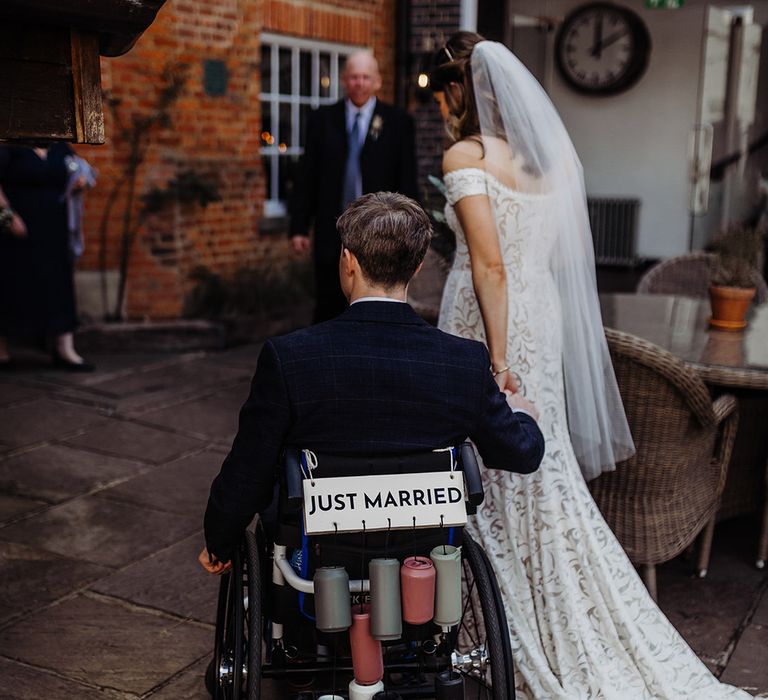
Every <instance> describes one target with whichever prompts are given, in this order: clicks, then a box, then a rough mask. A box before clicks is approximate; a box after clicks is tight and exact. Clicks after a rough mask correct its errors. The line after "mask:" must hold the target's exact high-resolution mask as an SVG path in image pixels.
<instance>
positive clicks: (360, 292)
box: [199, 192, 544, 697]
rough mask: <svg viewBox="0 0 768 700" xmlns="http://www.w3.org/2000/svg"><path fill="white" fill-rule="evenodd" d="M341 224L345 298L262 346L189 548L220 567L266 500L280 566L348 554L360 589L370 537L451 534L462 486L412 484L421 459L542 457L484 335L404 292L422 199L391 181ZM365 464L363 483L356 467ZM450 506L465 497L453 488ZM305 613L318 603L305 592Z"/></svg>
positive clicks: (382, 546)
mask: <svg viewBox="0 0 768 700" xmlns="http://www.w3.org/2000/svg"><path fill="white" fill-rule="evenodd" d="M338 229H339V233H340V236H341V241H342V252H341V256H340V260H339V275H340V279H341V286H342V289H343V291H344V294H345V296H346V297H347V299H348V300H349V303H350V306H349V308H348V309H347V310H346V311H345V312H344V313H342V314H341V315H340V316H338V317H337V318H335V319H333V320H330V321H326V322H324V323H320V324H317V325H314V326H311V327H309V328H305V329H303V330H300V331H296V332H294V333H291V334H288V335H285V336H282V337H278V338H273V339H271V340H269V341H267V342H266V343H265V344H264V347H263V348H262V351H261V354H260V355H259V358H258V363H257V366H256V372H255V374H254V377H253V380H252V383H251V390H250V394H249V396H248V399H247V400H246V402H245V404H244V405H243V407H242V409H241V411H240V422H239V428H238V432H237V435H236V437H235V439H234V442H233V444H232V448H231V450H230V452H229V454H228V455H227V457H226V458H225V460H224V462H223V464H222V467H221V470H220V472H219V474H218V475H217V476H216V478H215V479H214V481H213V483H212V485H211V491H210V496H209V500H208V506H207V509H206V513H205V541H206V547H205V548H204V549H203V551H202V552H201V554H200V557H199V561H200V564H201V565H202V566H203V568H205V570H206V571H208V572H209V573H212V574H221V573H225V572H228V571H229V570H230V568H231V566H232V560H233V555H235V554H236V551H237V548H238V547H239V546H240V543H241V542H242V538H243V533H244V531H245V529H246V527H247V526H248V525H249V523H250V522H251V520H252V519H253V517H254V515H255V514H256V513H261V514H262V521H265V520H266V521H269V520H278V521H279V523H277V524H275V523H272V526H273V528H272V529H273V532H272V534H274V533H276V532H279V535H278V536H279V537H280V538H281V540H280V543H281V545H285V544H287V545H288V546H287V549H285V548H284V549H283V550H280V553H279V552H278V548H277V547H276V548H275V559H276V560H277V558H278V556H280V557H284V558H287V563H286V564H282V568H283V571H284V573H285V575H286V576H288V577H289V578H292V574H291V572H292V571H296V572H301V571H302V570H303V571H305V572H306V570H307V562H306V558H312V559H313V561H312V562H311V565H312V567H314V568H317V567H326V568H328V567H337V566H344V567H345V569H346V570H347V571H349V573H350V579H354V578H356V577H358V574H359V581H358V583H359V585H360V586H361V588H360V589H359V590H361V591H363V590H365V588H364V587H362V586H363V583H367V581H366V582H363V579H364V578H365V576H366V574H367V569H366V567H367V565H368V561H369V560H370V553H369V552H368V551H366V550H370V552H376V551H379V552H381V551H383V550H386V552H387V556H391V557H394V558H398V559H402V558H404V557H406V556H407V555H408V554H409V552H410V553H412V552H413V551H415V550H416V549H418V548H421V549H424V548H427V551H428V549H429V547H431V546H432V544H435V543H438V542H439V543H441V544H446V542H447V541H446V537H451V538H452V537H453V534H450V535H449V534H448V533H449V532H451V533H452V530H451V529H450V527H449V526H450V524H451V522H452V521H451V522H448V521H446V522H444V521H443V518H444V516H443V513H446V514H447V513H449V511H450V506H451V505H455V502H456V501H457V500H458V498H459V497H458V496H456V494H455V493H454V492H452V491H451V490H450V483H449V482H448V481H443V482H440V483H439V484H437V482H436V481H425V482H424V483H423V484H422V482H421V481H419V474H418V473H419V472H433V471H435V470H440V469H442V470H444V471H445V467H444V466H442V465H443V464H446V463H447V464H449V465H450V467H449V470H448V471H450V472H452V470H453V469H454V468H455V466H456V464H458V463H462V462H464V463H469V462H472V463H474V453H473V452H472V448H471V446H470V445H469V444H464V443H465V441H466V440H467V439H470V440H471V441H472V443H473V444H474V446H475V448H476V449H477V451H478V453H479V454H480V456H481V457H482V460H483V464H484V466H485V468H486V469H499V470H505V471H509V472H517V473H521V474H528V473H531V472H534V471H535V470H536V469H537V468H538V466H539V463H540V461H541V458H542V456H543V452H544V439H543V436H542V434H541V431H540V430H539V428H538V426H537V424H536V417H537V413H536V409H535V408H534V406H533V405H532V404H531V403H530V402H528V401H527V400H526V399H525V398H524V397H522V396H520V395H517V394H506V395H505V394H504V393H502V392H501V391H500V390H499V388H498V385H497V384H496V382H495V381H494V378H493V376H492V373H491V369H490V367H491V363H490V358H489V355H488V351H487V349H486V348H485V346H484V345H483V344H481V343H478V342H476V341H472V340H467V339H463V338H459V337H456V336H452V335H449V334H446V333H443V332H442V331H440V330H437V329H436V328H434V327H432V326H430V325H429V324H427V323H426V322H425V321H423V320H422V319H421V318H420V317H419V316H418V315H417V314H416V313H415V312H414V310H413V309H412V308H411V307H410V306H409V305H408V304H407V302H406V293H407V286H408V283H409V281H410V280H411V278H412V277H413V275H414V274H415V273H416V272H417V271H418V269H419V268H420V266H421V263H422V261H423V259H424V255H425V254H426V251H427V248H428V246H429V242H430V239H431V235H432V230H431V224H430V221H429V218H428V217H427V215H426V214H425V213H424V211H423V210H422V209H421V208H420V207H419V205H418V204H417V203H416V202H414V201H413V200H411V199H409V198H408V197H405V196H403V195H399V194H393V193H387V192H379V193H374V194H368V195H365V196H363V197H361V198H359V199H358V200H356V201H355V202H353V203H352V204H351V205H350V206H349V208H348V209H347V210H346V211H345V212H344V214H342V216H341V217H340V218H339V220H338ZM451 446H452V447H453V448H454V449H452V450H448V451H446V449H447V448H449V447H451ZM436 465H437V466H436ZM465 468H466V464H465ZM361 474H365V475H367V476H366V481H365V482H360V481H355V480H356V479H359V478H360V475H361ZM375 475H378V476H375ZM398 475H400V476H398ZM329 476H330V477H335V478H336V480H337V481H336V482H335V483H336V485H337V486H338V484H342V485H344V486H345V487H344V488H342V489H341V491H339V490H338V488H337V490H336V491H335V492H322V493H321V492H320V491H317V492H313V491H311V487H315V486H316V483H315V478H316V477H317V479H316V481H317V485H318V486H319V485H320V484H321V482H322V481H323V479H322V477H329ZM446 478H448V477H446ZM450 478H452V477H450ZM466 478H467V488H468V489H469V491H470V492H472V491H473V490H474V492H475V493H474V496H475V497H476V496H477V491H479V498H475V500H474V502H475V503H478V502H479V501H481V500H482V486H481V485H480V483H479V479H478V480H477V483H476V484H475V485H474V486H473V484H471V483H470V482H469V481H470V476H469V474H467V475H466ZM371 479H374V480H375V479H379V481H378V482H376V484H377V485H378V487H380V488H378V490H376V489H373V490H370V489H369V490H365V489H364V488H363V487H362V486H360V485H361V484H367V483H374V482H372V481H370V480H371ZM325 481H327V482H328V483H330V482H333V481H334V478H330V479H325ZM452 483H455V482H452ZM310 484H311V486H310ZM425 484H426V486H425ZM430 484H432V486H430ZM435 484H437V485H435ZM276 485H279V488H276ZM347 486H348V488H347ZM361 489H362V490H361ZM277 491H279V497H278V498H277V499H274V495H275V493H276V492H277ZM303 496H307V498H306V499H304V498H303ZM273 499H274V500H275V503H273ZM302 501H306V507H304V506H302ZM452 501H453V504H452ZM468 501H469V502H470V504H471V503H472V502H473V495H472V493H470V494H468ZM436 506H439V507H437V508H436ZM458 506H459V507H460V508H461V509H463V508H464V490H463V489H461V502H460V503H459V504H458ZM302 509H303V513H302ZM363 509H365V514H364V515H363V519H362V520H361V518H360V513H361V512H363ZM454 510H455V509H454ZM275 512H278V513H279V515H277V516H276V515H275ZM428 513H432V515H427V514H428ZM435 513H439V518H440V519H439V521H435V520H434V519H435V518H436V517H438V516H436V515H434V514H435ZM268 514H269V515H268ZM292 514H293V515H292ZM422 514H424V517H425V518H427V519H428V518H429V517H432V519H433V520H432V522H431V525H432V527H431V528H430V527H428V528H427V529H420V526H422V527H423V525H424V523H423V522H422ZM347 516H349V517H350V518H352V519H355V518H357V522H358V523H361V525H362V528H361V527H359V526H358V527H356V528H354V530H355V533H356V534H346V535H345V534H343V533H344V532H348V533H349V532H352V530H353V528H351V527H350V526H349V525H346V526H345V525H344V518H345V517H347ZM464 517H466V514H465V513H464ZM318 518H320V520H318ZM377 518H378V520H377ZM411 521H412V524H413V528H412V530H413V531H411V528H410V525H411ZM455 522H456V523H457V524H460V523H461V522H462V521H461V518H459V519H457V520H456V521H455ZM340 523H341V525H340ZM382 523H385V524H382ZM444 526H445V527H444ZM311 528H314V532H315V533H317V534H321V535H325V538H324V540H325V542H326V544H325V545H324V546H323V547H317V548H315V549H314V550H312V549H310V550H309V551H308V550H307V548H306V547H304V548H303V549H302V543H304V544H306V538H307V535H308V534H311ZM361 529H362V537H361V535H360V530H361ZM417 529H418V531H417ZM366 530H368V532H366ZM390 530H391V532H390ZM374 531H375V532H374ZM456 544H459V543H458V542H457V543H456ZM475 546H476V545H475ZM361 549H362V550H363V551H362V552H361ZM283 552H285V554H283ZM297 557H298V559H299V561H297ZM302 558H305V560H304V561H301V559H302ZM489 568H490V565H489ZM277 575H278V577H281V576H282V574H281V573H280V572H277ZM309 575H310V577H311V574H309ZM310 583H311V582H310ZM349 583H350V590H353V589H354V582H353V581H352V580H350V582H349ZM297 585H298V586H301V585H303V584H302V583H301V582H299V583H298V584H297ZM307 585H309V584H307ZM318 595H319V594H318ZM299 597H300V598H301V599H302V600H303V596H301V595H300V596H299ZM315 597H317V596H315ZM316 602H317V601H316ZM301 605H304V603H303V602H302V603H301ZM300 612H302V611H301V610H300ZM304 612H306V613H307V617H309V616H310V615H313V614H314V613H315V612H316V611H315V610H314V607H313V606H312V605H311V603H310V605H309V609H308V610H306V611H304ZM317 613H318V619H319V615H320V611H319V610H318V611H317ZM499 614H500V615H501V616H503V610H502V611H499ZM504 624H506V621H504ZM318 626H319V624H318ZM249 682H251V681H250V678H249ZM494 683H496V681H494ZM251 696H252V695H248V697H251ZM257 696H258V695H256V696H254V697H257Z"/></svg>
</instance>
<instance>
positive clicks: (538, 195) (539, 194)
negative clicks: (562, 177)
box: [443, 167, 551, 199]
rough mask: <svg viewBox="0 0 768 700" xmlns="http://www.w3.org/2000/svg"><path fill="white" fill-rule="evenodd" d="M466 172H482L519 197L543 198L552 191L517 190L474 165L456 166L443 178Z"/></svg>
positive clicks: (484, 175)
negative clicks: (473, 166)
mask: <svg viewBox="0 0 768 700" xmlns="http://www.w3.org/2000/svg"><path fill="white" fill-rule="evenodd" d="M464 172H476V173H480V174H481V175H482V176H483V177H486V178H490V179H491V180H493V181H494V182H495V183H496V184H497V185H498V186H499V187H500V188H501V189H504V190H507V192H511V193H512V194H514V195H517V196H519V197H526V198H527V197H530V198H531V199H541V198H544V197H549V196H550V194H551V193H550V192H521V191H520V190H516V189H515V188H514V187H510V186H509V185H507V184H506V183H505V182H502V181H501V180H499V178H498V177H496V176H495V175H494V174H493V173H489V172H488V171H487V170H483V169H482V168H472V167H464V168H456V169H455V170H449V171H448V172H447V173H445V175H443V179H445V178H447V177H448V176H449V175H456V174H458V173H464Z"/></svg>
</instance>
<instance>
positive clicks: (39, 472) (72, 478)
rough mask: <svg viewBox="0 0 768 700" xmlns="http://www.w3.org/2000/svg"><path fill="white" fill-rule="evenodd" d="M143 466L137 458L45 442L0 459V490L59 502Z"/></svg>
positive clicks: (134, 471) (131, 472)
mask: <svg viewBox="0 0 768 700" xmlns="http://www.w3.org/2000/svg"><path fill="white" fill-rule="evenodd" d="M143 469H147V466H146V465H143V464H141V463H140V462H137V461H131V460H126V459H120V458H118V457H111V456H108V455H102V454H96V453H94V452H86V451H84V450H77V449H74V448H73V447H69V446H67V445H45V446H43V447H38V448H35V449H33V450H29V451H27V452H22V453H21V454H18V455H14V456H13V457H9V458H8V459H5V460H2V461H0V492H1V493H7V494H14V495H19V496H25V497H27V498H37V499H40V500H43V501H48V502H49V503H59V502H61V501H64V500H66V499H67V498H72V497H73V496H77V495H79V494H82V493H86V492H88V491H91V490H93V489H96V488H100V487H103V486H106V485H108V484H110V483H111V482H114V481H115V480H118V479H123V478H126V477H129V476H132V475H135V474H136V473H138V472H140V471H141V470H143Z"/></svg>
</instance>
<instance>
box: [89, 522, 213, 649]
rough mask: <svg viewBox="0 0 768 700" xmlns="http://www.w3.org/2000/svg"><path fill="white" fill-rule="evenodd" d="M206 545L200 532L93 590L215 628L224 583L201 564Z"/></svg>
mask: <svg viewBox="0 0 768 700" xmlns="http://www.w3.org/2000/svg"><path fill="white" fill-rule="evenodd" d="M203 545H204V540H203V533H202V532H198V533H196V534H195V535H193V536H192V537H188V538H187V539H185V540H182V541H181V542H178V543H176V544H174V545H173V546H171V547H168V549H164V550H162V551H161V552H157V553H156V554H153V555H152V556H150V557H147V558H146V559H142V560H141V561H138V562H136V563H134V564H131V565H130V566H128V567H126V568H125V569H123V570H122V571H118V572H115V573H113V574H111V575H110V576H107V577H106V578H103V579H101V580H99V581H97V582H95V583H94V584H93V585H92V586H91V588H92V589H93V590H94V591H97V592H99V593H103V594H106V595H111V596H115V597H117V598H122V599H123V600H128V601H130V602H132V603H135V604H137V605H143V606H147V607H151V608H157V609H159V610H165V611H166V612H169V613H173V614H175V615H178V616H179V617H188V618H191V619H194V620H200V621H201V622H206V623H209V624H214V622H215V621H216V596H217V593H218V590H219V581H220V579H219V577H218V576H211V575H210V574H206V573H205V572H204V571H203V570H202V569H201V568H200V565H199V564H198V563H197V555H198V554H199V553H200V550H201V549H202V548H203ZM211 644H213V635H211Z"/></svg>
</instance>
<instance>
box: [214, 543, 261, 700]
mask: <svg viewBox="0 0 768 700" xmlns="http://www.w3.org/2000/svg"><path fill="white" fill-rule="evenodd" d="M261 605H262V578H261V560H260V557H259V545H258V542H257V539H256V535H254V533H252V532H250V531H246V533H245V540H244V543H243V545H242V546H241V547H239V548H238V549H237V550H236V552H235V554H234V556H233V557H232V570H231V571H230V572H229V573H228V574H225V575H224V576H222V579H221V583H220V584H219V600H218V608H217V612H216V636H215V640H214V648H213V659H212V660H211V663H210V664H209V665H208V668H207V669H206V672H205V685H206V688H207V689H208V692H209V693H210V694H211V696H212V697H213V698H214V700H259V698H260V697H261V637H262V624H261Z"/></svg>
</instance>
